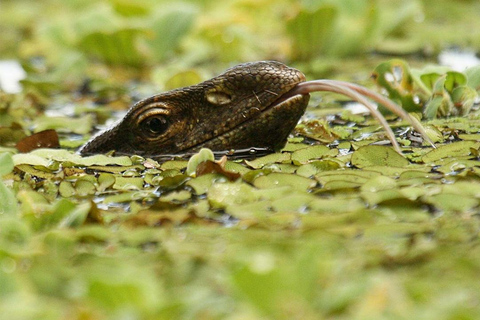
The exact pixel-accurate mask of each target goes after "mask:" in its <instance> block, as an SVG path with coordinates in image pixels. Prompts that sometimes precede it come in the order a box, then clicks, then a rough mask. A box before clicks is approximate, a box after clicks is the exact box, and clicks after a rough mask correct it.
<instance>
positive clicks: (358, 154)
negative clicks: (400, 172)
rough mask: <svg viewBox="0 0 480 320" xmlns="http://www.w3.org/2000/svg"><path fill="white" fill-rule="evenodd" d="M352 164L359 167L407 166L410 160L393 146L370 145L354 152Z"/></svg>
mask: <svg viewBox="0 0 480 320" xmlns="http://www.w3.org/2000/svg"><path fill="white" fill-rule="evenodd" d="M352 164H353V165H354V166H356V167H358V168H365V167H371V166H389V167H405V166H407V165H408V164H409V162H408V160H407V159H405V158H404V157H402V156H401V155H399V154H398V153H397V152H396V151H395V150H394V149H393V148H390V147H383V146H375V145H369V146H363V147H360V148H358V150H356V151H355V152H354V153H353V155H352Z"/></svg>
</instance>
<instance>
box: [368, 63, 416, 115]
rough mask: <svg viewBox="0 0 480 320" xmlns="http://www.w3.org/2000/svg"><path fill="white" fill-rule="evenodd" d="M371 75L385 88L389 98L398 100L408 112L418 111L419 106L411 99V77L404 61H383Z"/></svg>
mask: <svg viewBox="0 0 480 320" xmlns="http://www.w3.org/2000/svg"><path fill="white" fill-rule="evenodd" d="M372 75H373V78H374V79H375V82H377V84H378V85H379V86H381V87H382V88H384V89H385V90H387V92H388V96H389V98H390V99H392V100H393V101H396V102H400V103H401V105H402V107H403V108H404V109H405V110H406V111H408V112H415V111H419V109H420V106H419V105H418V104H417V103H415V101H414V99H413V77H412V74H411V71H410V67H409V66H408V64H407V63H406V62H405V61H403V60H400V59H393V60H389V61H387V62H383V63H381V64H379V65H378V66H377V67H376V68H375V70H374V71H373V74H372Z"/></svg>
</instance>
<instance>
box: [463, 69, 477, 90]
mask: <svg viewBox="0 0 480 320" xmlns="http://www.w3.org/2000/svg"><path fill="white" fill-rule="evenodd" d="M465 75H466V76H467V86H469V87H471V88H473V89H475V90H476V91H477V92H480V65H479V66H475V67H471V68H468V69H467V70H465Z"/></svg>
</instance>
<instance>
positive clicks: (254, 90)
mask: <svg viewBox="0 0 480 320" xmlns="http://www.w3.org/2000/svg"><path fill="white" fill-rule="evenodd" d="M303 81H305V76H304V75H303V74H302V73H301V72H300V71H298V70H296V69H293V68H290V67H287V66H286V65H284V64H282V63H280V62H275V61H261V62H253V63H245V64H241V65H238V66H235V67H233V68H231V69H228V70H226V71H225V72H224V73H222V74H220V75H219V76H217V77H215V78H212V79H210V80H207V81H205V82H202V83H199V84H197V85H193V86H190V87H185V88H180V89H175V90H172V91H168V92H165V93H161V94H158V95H155V96H152V97H149V98H146V99H144V100H141V101H139V102H138V103H136V104H135V105H133V106H132V107H131V109H130V110H129V111H128V112H127V114H126V115H125V117H124V118H123V119H121V120H120V121H119V122H117V124H115V125H113V126H112V127H111V128H109V129H107V130H105V131H103V132H101V133H100V134H98V135H97V136H95V137H93V138H92V139H91V140H90V141H89V142H87V143H86V144H85V145H84V146H83V147H82V148H81V149H80V153H81V154H93V153H105V152H108V151H111V150H115V151H116V152H117V153H118V154H139V155H143V156H155V155H162V154H179V153H188V152H194V151H197V150H198V149H200V148H202V147H206V148H210V149H212V150H215V151H223V150H231V149H245V148H250V147H259V148H269V149H276V148H278V147H281V146H282V145H283V144H284V143H285V141H286V139H287V136H288V134H289V133H290V132H291V131H292V130H293V128H294V127H295V125H296V124H297V122H298V120H299V118H300V117H301V116H302V114H303V113H304V111H305V108H306V106H307V104H308V100H309V95H308V93H307V94H295V95H288V94H287V93H288V92H289V91H291V90H292V89H293V88H294V87H295V86H296V85H297V84H298V83H300V82H303ZM282 96H283V97H282Z"/></svg>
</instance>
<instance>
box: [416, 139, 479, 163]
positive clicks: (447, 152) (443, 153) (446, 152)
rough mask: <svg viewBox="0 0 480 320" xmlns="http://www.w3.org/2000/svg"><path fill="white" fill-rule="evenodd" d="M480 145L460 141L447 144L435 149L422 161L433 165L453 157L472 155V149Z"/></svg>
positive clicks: (473, 142)
mask: <svg viewBox="0 0 480 320" xmlns="http://www.w3.org/2000/svg"><path fill="white" fill-rule="evenodd" d="M477 145H478V143H477V142H475V141H459V142H454V143H450V144H446V145H443V146H440V147H438V148H437V149H433V150H432V151H430V152H429V153H427V154H426V155H424V156H423V157H422V161H423V162H425V163H431V162H435V161H438V160H440V159H444V158H450V157H452V156H455V157H459V156H465V155H469V154H471V150H470V148H475V147H476V146H477Z"/></svg>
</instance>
